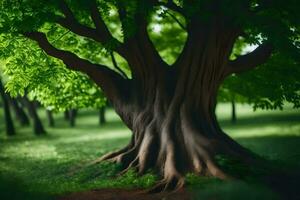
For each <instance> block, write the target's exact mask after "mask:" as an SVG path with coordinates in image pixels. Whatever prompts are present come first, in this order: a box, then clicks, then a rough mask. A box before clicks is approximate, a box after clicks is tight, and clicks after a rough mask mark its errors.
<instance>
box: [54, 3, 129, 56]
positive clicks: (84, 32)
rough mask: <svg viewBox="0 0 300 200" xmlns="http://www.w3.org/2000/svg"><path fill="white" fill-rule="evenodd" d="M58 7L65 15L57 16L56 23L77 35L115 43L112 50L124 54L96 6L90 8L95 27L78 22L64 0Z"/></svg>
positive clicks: (119, 43)
mask: <svg viewBox="0 0 300 200" xmlns="http://www.w3.org/2000/svg"><path fill="white" fill-rule="evenodd" d="M60 8H61V11H62V12H63V14H64V15H65V17H61V18H59V19H58V20H57V23H58V24H60V25H61V26H63V27H64V28H66V29H69V30H70V31H72V32H73V33H75V34H77V35H80V36H83V37H88V38H91V39H93V40H95V41H97V42H100V43H101V44H103V45H105V44H106V43H108V42H113V43H114V44H115V45H114V47H115V49H112V50H115V51H117V52H118V53H119V54H120V55H122V56H124V54H125V52H126V51H125V50H124V48H123V44H122V43H121V42H119V41H118V40H117V39H115V38H114V37H113V36H112V35H111V34H110V32H109V30H108V29H107V27H106V25H105V23H104V21H103V20H102V19H101V16H100V13H98V9H97V7H94V6H92V8H91V16H92V19H93V22H94V23H95V26H96V29H94V28H90V27H87V26H85V25H82V24H80V23H79V22H78V21H77V20H76V18H75V16H74V15H73V12H72V11H71V9H70V8H69V7H68V5H67V3H66V2H65V1H64V0H61V1H60Z"/></svg>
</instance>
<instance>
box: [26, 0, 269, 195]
mask: <svg viewBox="0 0 300 200" xmlns="http://www.w3.org/2000/svg"><path fill="white" fill-rule="evenodd" d="M122 2H123V1H120V2H119V1H118V3H117V7H118V12H119V17H120V21H121V23H122V26H123V29H124V30H125V29H126V26H127V25H128V23H126V16H127V12H126V9H125V7H126V5H123V4H122ZM141 2H142V1H141ZM172 2H173V1H168V3H167V4H165V6H166V7H167V8H169V9H173V10H174V11H176V12H180V13H181V14H183V16H185V17H188V15H186V13H184V9H183V8H184V7H183V8H181V7H178V6H177V5H176V4H175V3H172ZM186 2H189V1H186ZM212 2H213V3H218V1H212ZM151 3H152V4H153V6H155V5H157V1H151V2H150V1H149V2H148V4H149V5H150V4H151ZM162 4H163V3H162ZM217 8H218V7H217ZM62 11H63V13H64V15H65V17H64V18H62V19H60V20H59V21H58V23H59V24H61V25H62V26H64V27H66V28H68V29H69V30H71V31H72V32H74V33H76V34H78V35H81V36H84V37H89V38H91V39H94V40H95V41H97V42H101V43H105V42H107V41H115V42H116V40H115V39H114V38H113V36H112V35H111V34H110V32H109V30H108V29H107V27H106V25H105V23H104V21H103V20H102V18H101V15H99V13H98V10H97V6H92V7H91V10H90V11H91V17H92V20H93V22H94V24H95V27H96V28H89V27H85V26H84V25H82V24H79V23H78V22H77V21H76V20H75V18H74V16H73V14H72V11H71V10H70V9H69V8H68V6H67V5H66V4H64V3H63V4H62ZM213 14H215V15H216V16H214V17H211V19H210V20H208V21H201V20H199V19H198V18H197V16H190V17H189V19H188V20H187V27H186V31H187V33H188V38H187V41H186V44H185V46H184V49H183V51H182V53H181V55H180V56H179V57H178V59H177V61H176V62H175V63H174V64H173V65H172V66H168V64H166V63H165V62H164V61H163V60H162V59H161V57H160V56H159V54H158V52H157V51H156V49H155V47H154V45H153V44H152V42H151V40H150V38H149V36H148V32H147V19H148V18H147V16H144V12H137V13H136V14H135V15H134V17H133V18H132V16H131V18H130V19H131V20H133V23H135V25H136V30H135V34H133V35H126V32H124V38H125V39H124V42H123V43H120V42H117V43H118V45H116V47H115V48H114V49H113V50H114V51H115V52H117V53H119V54H120V55H121V56H122V57H123V58H125V59H126V60H127V62H128V64H129V67H130V69H131V72H132V79H128V78H127V77H126V74H123V73H121V72H120V70H121V69H120V68H118V69H116V70H115V71H114V70H112V69H109V68H107V67H106V66H103V65H99V64H94V63H91V62H90V61H88V60H84V59H81V58H79V57H78V56H77V55H75V54H73V53H71V52H68V51H64V50H60V49H57V48H55V47H54V46H53V45H51V43H50V42H49V41H48V40H47V38H46V36H45V34H43V33H39V32H30V33H24V35H25V36H27V37H28V38H31V39H34V40H36V41H37V42H38V44H39V46H40V47H41V48H43V49H44V51H45V52H46V53H47V54H49V55H51V56H53V57H56V58H59V59H61V60H62V61H63V62H64V63H65V64H66V66H67V67H69V68H70V69H74V70H78V71H82V72H85V73H86V74H87V75H89V76H90V77H91V78H92V79H93V80H94V81H95V83H96V84H98V85H99V86H100V87H101V89H102V91H103V92H104V94H105V95H106V97H107V98H108V100H109V101H110V102H111V104H112V106H113V107H114V108H115V110H116V112H117V113H118V114H119V115H120V117H121V119H122V120H123V122H124V123H125V124H126V125H127V126H128V128H130V129H131V130H132V133H133V135H132V138H131V141H130V143H129V144H128V145H127V146H126V147H124V148H123V149H121V150H119V151H116V152H112V153H109V154H107V155H105V156H103V157H102V158H101V160H113V161H115V162H118V163H121V164H122V165H123V166H124V169H125V170H124V172H125V171H126V170H127V169H129V168H131V167H135V168H136V169H137V170H138V172H139V173H140V174H143V173H144V172H145V171H146V170H147V169H149V168H156V169H159V171H160V172H161V175H162V177H163V179H162V181H161V182H160V183H159V184H158V185H157V186H156V187H155V188H154V191H155V190H158V191H160V190H163V189H174V188H179V187H181V186H182V185H183V184H184V178H183V177H184V174H185V173H187V172H194V173H197V174H200V175H212V176H215V177H219V178H221V179H226V178H230V176H229V175H227V174H226V173H224V171H223V170H222V169H221V168H220V167H219V166H218V165H217V164H216V162H215V160H214V157H215V155H218V154H227V155H231V156H234V157H237V158H239V159H241V160H243V161H245V162H247V161H249V160H250V156H249V153H248V151H247V150H245V149H244V148H243V147H241V146H240V145H239V144H237V143H236V142H235V141H234V140H232V139H231V138H230V137H229V136H227V135H226V134H225V133H224V132H223V131H222V130H221V128H220V126H219V124H218V122H217V119H216V116H215V106H216V97H217V92H218V88H219V86H220V85H221V83H222V81H223V80H224V79H225V78H226V77H227V76H229V75H231V74H232V73H240V72H243V71H246V70H249V69H252V68H254V67H256V66H257V65H259V64H261V63H263V62H265V61H266V60H267V59H268V57H269V56H270V54H271V50H272V47H271V46H270V44H268V43H265V44H262V45H261V46H259V47H258V48H257V49H256V50H254V51H253V52H251V53H249V54H247V55H244V56H241V57H238V58H237V59H236V60H233V61H230V60H229V56H230V54H231V51H232V48H233V45H234V43H235V41H236V39H237V38H238V37H239V35H241V34H243V31H242V30H241V28H240V27H237V26H236V25H235V24H234V23H230V19H228V18H226V16H222V13H218V11H216V13H213ZM67 22H68V23H67ZM112 55H113V54H112Z"/></svg>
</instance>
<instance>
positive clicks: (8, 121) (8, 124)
mask: <svg viewBox="0 0 300 200" xmlns="http://www.w3.org/2000/svg"><path fill="white" fill-rule="evenodd" d="M0 94H1V97H2V101H3V108H4V117H5V128H6V134H7V135H8V136H12V135H15V134H16V131H15V127H14V124H13V120H12V117H11V113H10V108H9V103H8V96H7V94H6V93H5V90H4V87H3V84H2V81H1V79H0Z"/></svg>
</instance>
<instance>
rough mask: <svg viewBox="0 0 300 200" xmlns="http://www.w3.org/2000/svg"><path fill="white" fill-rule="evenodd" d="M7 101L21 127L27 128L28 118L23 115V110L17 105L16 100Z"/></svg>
mask: <svg viewBox="0 0 300 200" xmlns="http://www.w3.org/2000/svg"><path fill="white" fill-rule="evenodd" d="M9 101H10V104H11V105H12V107H13V109H14V111H15V113H16V117H17V119H18V120H19V122H20V124H21V126H29V125H30V121H29V118H28V116H27V114H26V113H25V111H24V109H23V108H22V106H21V105H20V104H19V102H18V99H13V98H11V97H9Z"/></svg>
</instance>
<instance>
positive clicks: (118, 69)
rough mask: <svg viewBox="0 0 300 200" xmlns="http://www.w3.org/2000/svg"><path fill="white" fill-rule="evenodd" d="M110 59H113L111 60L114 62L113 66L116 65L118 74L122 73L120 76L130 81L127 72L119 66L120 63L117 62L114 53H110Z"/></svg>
mask: <svg viewBox="0 0 300 200" xmlns="http://www.w3.org/2000/svg"><path fill="white" fill-rule="evenodd" d="M110 57H111V60H112V63H113V65H114V68H116V70H117V71H118V72H120V74H122V76H123V77H124V78H125V79H128V77H127V75H126V74H125V72H124V71H123V70H122V69H121V68H120V67H119V66H118V63H117V61H116V58H115V55H114V52H110Z"/></svg>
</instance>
